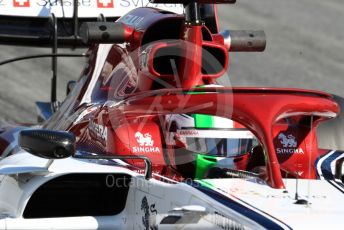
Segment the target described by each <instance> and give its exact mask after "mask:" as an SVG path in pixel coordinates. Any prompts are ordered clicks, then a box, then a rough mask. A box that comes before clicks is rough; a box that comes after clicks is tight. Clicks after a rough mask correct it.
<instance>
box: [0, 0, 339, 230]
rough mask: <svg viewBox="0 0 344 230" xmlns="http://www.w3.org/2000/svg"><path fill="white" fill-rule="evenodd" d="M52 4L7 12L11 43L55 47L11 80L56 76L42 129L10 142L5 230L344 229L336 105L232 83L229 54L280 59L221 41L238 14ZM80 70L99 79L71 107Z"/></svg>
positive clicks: (321, 96) (87, 80) (233, 36)
mask: <svg viewBox="0 0 344 230" xmlns="http://www.w3.org/2000/svg"><path fill="white" fill-rule="evenodd" d="M0 2H1V1H0ZM52 2H53V1H39V0H37V1H34V0H26V1H24V0H23V1H19V0H14V1H13V4H12V1H7V2H6V1H5V3H6V4H5V5H0V9H1V8H2V7H4V8H5V7H6V9H7V10H6V12H5V11H3V10H1V11H0V14H1V16H0V31H1V32H0V43H2V44H9V45H16V44H20V45H31V46H49V45H52V47H53V49H52V50H53V52H52V54H49V55H46V54H44V55H31V56H26V57H19V58H16V59H9V60H5V61H2V62H1V63H0V64H5V63H9V62H13V61H19V60H23V59H28V58H38V57H47V56H49V57H52V59H53V62H52V63H53V70H54V71H53V80H52V95H51V102H49V103H48V102H37V108H38V111H39V114H38V119H39V122H38V123H37V124H33V125H21V124H18V125H7V126H1V127H0V154H1V160H0V213H1V215H0V229H308V228H312V227H313V228H317V229H319V228H331V229H342V226H341V222H340V218H341V217H342V216H343V215H344V206H343V205H342V204H344V194H343V193H344V184H343V179H344V178H343V162H344V152H342V151H336V150H325V149H320V148H319V147H318V144H317V132H316V128H317V127H318V125H319V124H320V123H322V122H324V121H326V120H329V119H332V118H335V117H336V116H337V115H338V114H339V110H340V109H339V105H338V103H337V102H336V101H335V100H334V98H333V96H332V95H330V94H327V93H323V92H318V91H310V90H302V89H286V88H230V87H225V86H222V85H219V84H218V83H217V82H218V79H219V78H220V77H223V76H224V75H226V70H227V68H228V53H229V52H237V51H239V52H245V51H246V52H261V51H263V50H264V49H265V45H266V42H265V34H264V32H262V31H222V32H220V31H219V27H218V21H217V13H216V4H226V3H227V4H230V3H235V0H173V1H167V0H150V2H148V1H145V5H146V4H147V6H143V7H137V8H135V7H134V8H130V7H126V5H125V3H127V2H129V1H122V2H120V1H118V2H117V1H112V0H108V1H105V0H103V1H101V0H97V1H56V2H55V1H54V3H52ZM43 3H44V4H43ZM72 3H73V4H72ZM119 3H121V4H119ZM18 4H19V5H18ZM105 6H106V7H105ZM19 16H21V17H19ZM58 47H88V51H87V52H86V53H85V54H80V55H79V54H64V53H58V52H57V48H58ZM68 56H86V57H87V63H86V65H85V67H84V69H83V70H82V73H81V76H80V78H79V79H78V81H76V82H73V81H71V82H69V83H68V85H67V97H66V99H65V100H64V101H63V102H62V103H59V102H57V100H56V78H57V75H56V68H57V65H56V61H57V57H68Z"/></svg>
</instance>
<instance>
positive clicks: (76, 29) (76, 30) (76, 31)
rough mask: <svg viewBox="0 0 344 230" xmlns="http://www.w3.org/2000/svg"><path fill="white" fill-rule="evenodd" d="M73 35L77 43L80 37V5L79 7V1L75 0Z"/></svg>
mask: <svg viewBox="0 0 344 230" xmlns="http://www.w3.org/2000/svg"><path fill="white" fill-rule="evenodd" d="M73 4H74V5H73V26H74V27H73V35H74V39H75V41H77V38H78V36H79V16H78V14H79V5H78V0H74V3H73Z"/></svg>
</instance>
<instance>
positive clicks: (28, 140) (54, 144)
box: [19, 129, 75, 159]
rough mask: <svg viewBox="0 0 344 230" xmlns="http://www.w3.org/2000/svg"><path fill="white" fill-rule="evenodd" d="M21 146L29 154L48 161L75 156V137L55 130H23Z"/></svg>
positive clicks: (20, 137) (20, 136) (20, 140)
mask: <svg viewBox="0 0 344 230" xmlns="http://www.w3.org/2000/svg"><path fill="white" fill-rule="evenodd" d="M19 145H20V147H21V148H23V149H24V150H26V151H28V152H29V153H31V154H33V155H35V156H38V157H42V158H46V159H63V158H67V157H70V156H72V155H74V153H75V136H74V135H73V134H72V133H69V132H63V131H55V130H44V129H37V130H23V131H21V132H20V134H19Z"/></svg>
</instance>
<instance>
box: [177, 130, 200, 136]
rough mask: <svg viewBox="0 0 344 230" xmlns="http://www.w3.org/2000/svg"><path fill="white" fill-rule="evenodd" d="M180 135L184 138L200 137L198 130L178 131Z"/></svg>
mask: <svg viewBox="0 0 344 230" xmlns="http://www.w3.org/2000/svg"><path fill="white" fill-rule="evenodd" d="M178 134H179V135H182V136H199V132H198V131H197V130H178Z"/></svg>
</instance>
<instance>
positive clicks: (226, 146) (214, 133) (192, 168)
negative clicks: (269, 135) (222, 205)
mask: <svg viewBox="0 0 344 230" xmlns="http://www.w3.org/2000/svg"><path fill="white" fill-rule="evenodd" d="M168 120H169V122H168V123H169V124H170V129H169V134H170V135H169V141H168V142H169V143H168V144H169V145H170V146H172V149H173V151H172V152H173V154H174V156H173V157H172V158H173V159H174V162H175V168H176V169H177V170H178V171H179V172H180V173H181V174H182V175H183V176H184V177H188V178H195V179H204V178H206V177H207V173H208V171H209V169H210V168H227V169H236V170H246V166H247V163H248V160H249V152H250V151H251V149H252V148H253V147H254V146H256V145H257V144H258V142H257V140H256V138H255V137H254V135H253V134H252V132H250V131H249V130H247V129H246V128H245V127H243V126H242V125H240V124H239V123H237V122H234V121H232V120H230V119H228V118H223V117H218V116H213V115H205V114H178V115H169V119H168Z"/></svg>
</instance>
